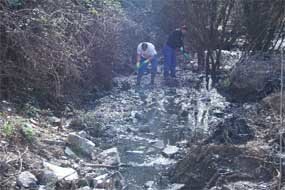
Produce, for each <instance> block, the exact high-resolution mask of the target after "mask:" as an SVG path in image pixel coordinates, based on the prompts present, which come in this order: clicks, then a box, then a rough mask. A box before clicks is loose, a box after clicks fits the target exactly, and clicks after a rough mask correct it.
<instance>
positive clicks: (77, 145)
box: [67, 133, 95, 157]
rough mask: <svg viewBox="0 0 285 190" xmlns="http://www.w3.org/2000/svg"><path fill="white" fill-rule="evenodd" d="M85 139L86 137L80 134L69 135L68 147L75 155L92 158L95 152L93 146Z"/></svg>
mask: <svg viewBox="0 0 285 190" xmlns="http://www.w3.org/2000/svg"><path fill="white" fill-rule="evenodd" d="M85 137H86V136H85V135H82V133H78V134H77V133H70V134H69V135H68V138H67V142H68V144H69V145H70V148H71V149H72V150H73V151H75V152H76V153H80V154H83V155H86V156H89V157H92V154H93V152H94V150H95V144H94V143H93V142H92V141H90V140H88V139H86V138H85Z"/></svg>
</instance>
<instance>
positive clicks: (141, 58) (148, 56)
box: [137, 42, 158, 86]
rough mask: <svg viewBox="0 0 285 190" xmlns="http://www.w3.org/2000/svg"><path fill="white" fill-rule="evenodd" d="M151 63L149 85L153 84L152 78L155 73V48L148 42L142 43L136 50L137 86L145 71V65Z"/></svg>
mask: <svg viewBox="0 0 285 190" xmlns="http://www.w3.org/2000/svg"><path fill="white" fill-rule="evenodd" d="M149 63H151V82H150V83H151V85H153V84H154V78H155V75H156V72H157V63H158V62H157V51H156V50H155V46H154V45H153V44H152V43H150V42H142V43H140V44H139V45H138V48H137V69H138V78H137V85H138V86H139V85H140V83H141V79H142V76H143V74H144V73H145V72H146V70H147V65H148V64H149Z"/></svg>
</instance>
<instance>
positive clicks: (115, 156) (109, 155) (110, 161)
mask: <svg viewBox="0 0 285 190" xmlns="http://www.w3.org/2000/svg"><path fill="white" fill-rule="evenodd" d="M100 156H101V157H102V159H103V163H104V164H106V165H112V166H113V165H116V166H117V165H119V164H120V162H121V161H120V156H119V151H118V149H117V148H116V147H114V148H110V149H107V150H104V151H103V152H101V153H100Z"/></svg>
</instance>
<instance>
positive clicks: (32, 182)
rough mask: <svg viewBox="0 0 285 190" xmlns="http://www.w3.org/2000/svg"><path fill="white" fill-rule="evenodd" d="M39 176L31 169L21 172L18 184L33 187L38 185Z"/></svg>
mask: <svg viewBox="0 0 285 190" xmlns="http://www.w3.org/2000/svg"><path fill="white" fill-rule="evenodd" d="M37 182H38V180H37V178H36V177H35V176H34V175H33V174H32V173H31V172H29V171H25V172H22V173H20V175H19V176H18V178H17V184H18V185H19V186H20V187H24V188H33V187H36V186H37Z"/></svg>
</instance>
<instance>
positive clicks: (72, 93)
mask: <svg viewBox="0 0 285 190" xmlns="http://www.w3.org/2000/svg"><path fill="white" fill-rule="evenodd" d="M86 2H89V4H87V3H86ZM119 14H120V13H119V12H118V11H117V10H116V7H111V6H110V5H108V4H104V3H100V1H76V0H67V1H57V0H51V1H44V0H40V1H36V2H35V1H32V0H27V1H23V3H22V4H21V5H20V6H17V7H11V6H10V4H9V2H8V1H5V0H1V1H0V17H1V20H0V49H1V52H0V56H1V59H0V90H1V91H0V95H1V96H2V98H8V99H9V98H11V97H15V96H16V95H17V96H20V97H27V95H31V94H32V95H37V96H38V97H41V98H44V100H47V101H46V102H47V103H51V102H52V101H54V100H61V99H63V98H66V97H76V96H79V95H82V94H83V92H87V91H90V90H91V89H93V88H94V87H95V86H97V85H98V84H101V85H102V86H110V79H111V78H110V77H109V76H111V72H112V62H113V57H115V56H114V54H115V53H116V47H115V46H114V45H113V43H115V41H116V40H117V39H116V32H115V31H116V30H117V28H118V23H119V20H118V17H119ZM106 76H108V77H106Z"/></svg>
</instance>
